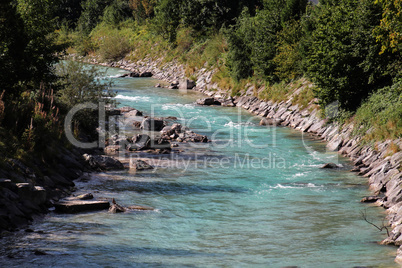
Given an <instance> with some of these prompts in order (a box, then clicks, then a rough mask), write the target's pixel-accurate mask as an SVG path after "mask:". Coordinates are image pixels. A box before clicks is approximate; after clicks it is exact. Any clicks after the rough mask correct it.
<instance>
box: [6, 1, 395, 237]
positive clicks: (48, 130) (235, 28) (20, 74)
mask: <svg viewBox="0 0 402 268" xmlns="http://www.w3.org/2000/svg"><path fill="white" fill-rule="evenodd" d="M0 9H1V11H2V12H1V14H0V16H1V17H0V19H1V21H2V24H1V25H0V35H1V39H0V40H1V41H0V49H1V51H0V60H1V62H0V63H1V64H0V68H1V69H0V76H1V77H0V93H1V95H0V96H1V99H0V100H1V101H0V123H1V125H0V135H1V137H2V138H1V140H0V150H1V152H2V153H1V156H0V157H1V159H0V160H1V165H2V166H1V172H2V173H1V177H4V178H7V179H10V180H11V181H12V182H27V181H29V182H30V183H31V185H39V184H41V183H42V184H43V185H47V187H48V188H49V191H50V192H54V193H55V194H54V195H50V196H51V197H54V198H55V199H57V198H58V197H59V196H60V195H63V194H64V195H65V194H68V192H69V188H70V187H71V186H72V185H73V184H72V183H71V181H72V180H73V179H74V178H77V177H78V176H79V175H80V174H82V172H83V170H85V169H86V167H85V165H84V164H83V163H81V162H80V161H81V158H80V155H82V153H83V152H82V151H80V150H77V149H75V148H71V147H70V145H69V144H68V143H67V142H66V141H65V139H64V136H63V130H62V126H63V123H62V122H63V119H64V117H65V115H66V113H67V111H68V110H69V108H71V107H72V106H73V105H74V104H76V103H79V102H85V101H89V100H93V101H98V100H103V101H106V102H107V101H109V100H111V99H110V97H111V96H113V94H112V92H111V91H110V84H107V83H106V84H105V83H100V82H99V81H97V80H95V79H94V77H97V76H101V75H100V74H98V73H96V71H95V69H85V68H83V66H82V65H81V64H79V63H74V62H72V63H63V64H61V65H59V67H58V68H54V64H55V63H56V62H57V61H58V58H57V55H63V53H64V52H66V53H67V54H75V55H78V56H89V58H94V57H95V58H97V62H118V61H121V60H123V59H124V60H125V61H130V62H142V63H143V65H146V64H147V63H148V64H151V63H156V64H157V67H161V68H162V66H164V65H166V64H170V63H171V62H174V64H175V65H174V66H182V68H183V70H182V71H183V74H184V76H185V77H187V78H188V79H191V80H197V86H201V85H200V83H201V81H200V80H199V79H198V78H199V77H198V76H199V73H200V71H201V70H203V72H204V73H205V72H209V73H210V75H211V77H210V81H209V82H210V83H209V84H211V85H213V87H210V88H209V91H210V92H213V91H217V92H226V93H227V95H230V96H232V97H237V98H238V97H240V96H244V95H247V96H248V99H247V100H244V99H243V100H241V99H239V98H238V100H237V104H238V103H239V102H240V106H244V105H246V106H247V107H248V108H250V107H253V104H254V106H255V103H252V100H253V98H252V97H256V98H254V101H255V100H257V98H259V99H260V100H263V101H267V102H268V101H273V102H277V103H280V102H282V101H283V102H286V101H287V100H288V99H290V98H292V104H293V105H298V109H300V111H302V110H303V109H305V108H308V109H310V112H311V111H313V109H318V110H319V111H320V112H319V113H320V117H321V118H325V117H328V115H329V114H330V113H331V109H328V107H332V108H334V109H336V110H337V111H338V112H337V113H336V114H335V116H331V118H330V120H325V122H326V123H331V122H335V123H337V124H340V125H343V126H352V127H350V128H349V127H345V131H349V130H350V132H351V133H353V134H354V135H356V136H358V137H360V138H359V140H358V141H359V142H358V143H359V144H358V146H359V145H363V144H367V146H371V145H372V146H373V147H375V145H374V143H375V142H379V141H381V142H383V141H389V142H388V143H389V144H391V145H390V146H389V147H387V148H389V149H387V150H388V151H387V155H388V156H390V157H391V156H392V155H394V154H397V153H398V152H400V151H401V149H402V148H401V144H400V143H397V142H395V143H394V142H393V141H395V140H398V139H400V138H401V135H402V121H401V118H402V80H401V49H400V47H401V38H402V37H401V36H402V35H401V34H402V33H401V31H402V17H401V10H402V4H401V3H400V2H399V1H394V0H375V1H374V0H360V1H357V0H342V1H333V0H325V1H324V0H322V1H319V3H318V4H315V3H312V2H309V1H307V0H281V1H273V0H262V1H259V0H255V1H215V0H207V1H199V0H180V1H173V0H160V1H156V0H82V1H60V0H40V1H33V0H6V1H3V2H2V3H1V4H0ZM123 67H124V66H123ZM137 67H139V66H136V68H137ZM198 82H200V83H198ZM88 89H89V90H88ZM78 95H79V96H81V97H80V98H76V96H78ZM287 108H289V107H286V109H287ZM255 111H258V109H255ZM276 111H277V108H275V112H276ZM95 122H96V121H95V118H94V117H93V116H92V114H90V113H89V112H86V113H85V114H82V115H78V116H77V117H76V118H75V120H74V132H75V134H76V136H77V137H79V138H80V139H83V140H88V139H96V137H95V136H96V135H97V133H96V132H95V131H94V128H95ZM289 124H291V123H290V121H289ZM310 127H311V125H310ZM327 134H328V133H327ZM331 138H332V137H331ZM391 140H392V142H391ZM344 145H346V144H344ZM354 146H355V144H353V145H350V146H345V147H353V148H354ZM350 149H351V148H350ZM354 149H355V148H354ZM374 149H375V148H374ZM367 150H368V149H367ZM351 151H353V150H352V149H351ZM366 152H367V151H366ZM60 155H63V157H60ZM67 156H68V157H67ZM367 157H368V156H367ZM66 158H68V161H67V160H66ZM377 158H378V155H377ZM377 158H376V159H377ZM357 160H359V159H357ZM362 160H364V159H360V162H365V161H362ZM397 161H398V159H397ZM54 164H56V165H58V164H61V166H63V165H64V167H65V169H67V168H66V167H68V169H70V170H73V172H71V171H70V172H67V171H66V174H69V175H68V176H67V177H68V178H60V176H58V175H57V173H56V170H55V168H53V166H54ZM360 164H362V163H360ZM365 164H366V165H367V163H365ZM396 164H397V165H398V164H399V166H398V167H397V168H396V169H399V171H400V169H401V167H400V160H399V163H396ZM393 167H394V166H393ZM362 168H363V167H362ZM367 172H368V171H367ZM49 180H50V182H49ZM2 183H3V184H4V185H5V184H9V183H10V182H9V181H7V180H4V181H3V182H2ZM52 183H53V184H52ZM383 184H385V182H384V181H383V182H382V184H381V185H383ZM0 186H1V185H0ZM1 187H2V189H3V188H4V189H6V188H7V187H3V186H1ZM21 187H22V186H21ZM34 190H35V191H38V192H39V191H40V190H41V189H34ZM4 191H5V192H7V191H6V190H4ZM3 196H4V198H3V199H4V200H6V198H5V197H6V196H7V195H6V194H3ZM11 196H12V194H11ZM16 198H17V197H14V199H16ZM7 200H13V198H12V197H10V194H9V195H8V197H7ZM38 202H39V201H38ZM2 203H7V202H5V201H4V202H2ZM20 203H21V204H20V205H18V207H17V208H16V210H24V209H25V210H27V209H26V208H23V207H24V204H23V203H24V202H22V201H21V202H20ZM39 203H40V204H39V205H40V206H39V207H40V208H36V207H34V208H30V209H29V211H28V210H27V213H22V214H20V215H19V216H18V215H17V216H15V215H16V214H18V213H14V214H13V215H14V216H13V217H14V218H13V219H10V217H8V216H5V217H3V218H2V221H1V222H0V224H2V229H10V226H9V225H8V224H9V222H10V221H13V222H15V223H23V222H26V221H27V220H29V216H28V217H27V216H26V215H27V214H32V213H33V212H39V211H44V210H45V208H44V206H45V205H49V204H48V203H47V204H46V202H44V201H40V202H39ZM7 204H8V203H7ZM17 212H18V211H17ZM7 217H8V218H7ZM15 227H17V225H16V226H12V228H15ZM12 228H11V229H12Z"/></svg>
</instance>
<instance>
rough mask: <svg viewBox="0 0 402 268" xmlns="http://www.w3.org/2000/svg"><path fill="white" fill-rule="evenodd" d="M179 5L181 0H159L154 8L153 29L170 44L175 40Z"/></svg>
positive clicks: (178, 20)
mask: <svg viewBox="0 0 402 268" xmlns="http://www.w3.org/2000/svg"><path fill="white" fill-rule="evenodd" d="M180 6H181V1H176V0H161V1H160V3H159V5H158V6H157V7H156V8H155V14H156V16H155V18H154V20H153V24H154V30H155V31H156V32H157V33H158V34H160V35H162V37H163V38H165V39H166V40H168V41H169V43H172V44H174V43H175V41H176V35H177V28H178V27H179V25H180Z"/></svg>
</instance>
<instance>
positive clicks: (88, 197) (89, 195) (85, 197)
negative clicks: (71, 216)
mask: <svg viewBox="0 0 402 268" xmlns="http://www.w3.org/2000/svg"><path fill="white" fill-rule="evenodd" d="M77 199H79V200H91V199H94V196H93V195H92V193H86V194H82V195H79V196H77Z"/></svg>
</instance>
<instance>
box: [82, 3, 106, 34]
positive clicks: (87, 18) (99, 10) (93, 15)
mask: <svg viewBox="0 0 402 268" xmlns="http://www.w3.org/2000/svg"><path fill="white" fill-rule="evenodd" d="M111 3H112V0H85V1H83V2H82V3H81V6H82V13H81V16H80V18H79V19H78V30H80V31H81V32H83V33H84V34H85V35H88V34H89V33H90V32H91V31H92V29H93V28H95V27H96V25H97V24H98V23H99V22H100V21H101V20H102V16H103V13H104V10H105V8H106V7H107V6H109V5H110V4H111Z"/></svg>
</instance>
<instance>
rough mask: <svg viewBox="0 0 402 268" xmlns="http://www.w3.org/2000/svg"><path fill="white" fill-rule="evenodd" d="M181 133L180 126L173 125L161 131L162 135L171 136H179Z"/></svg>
mask: <svg viewBox="0 0 402 268" xmlns="http://www.w3.org/2000/svg"><path fill="white" fill-rule="evenodd" d="M181 132H182V127H181V124H173V125H172V126H166V127H164V128H163V129H162V130H161V133H162V135H167V136H171V135H173V134H177V135H178V134H180V133H181Z"/></svg>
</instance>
